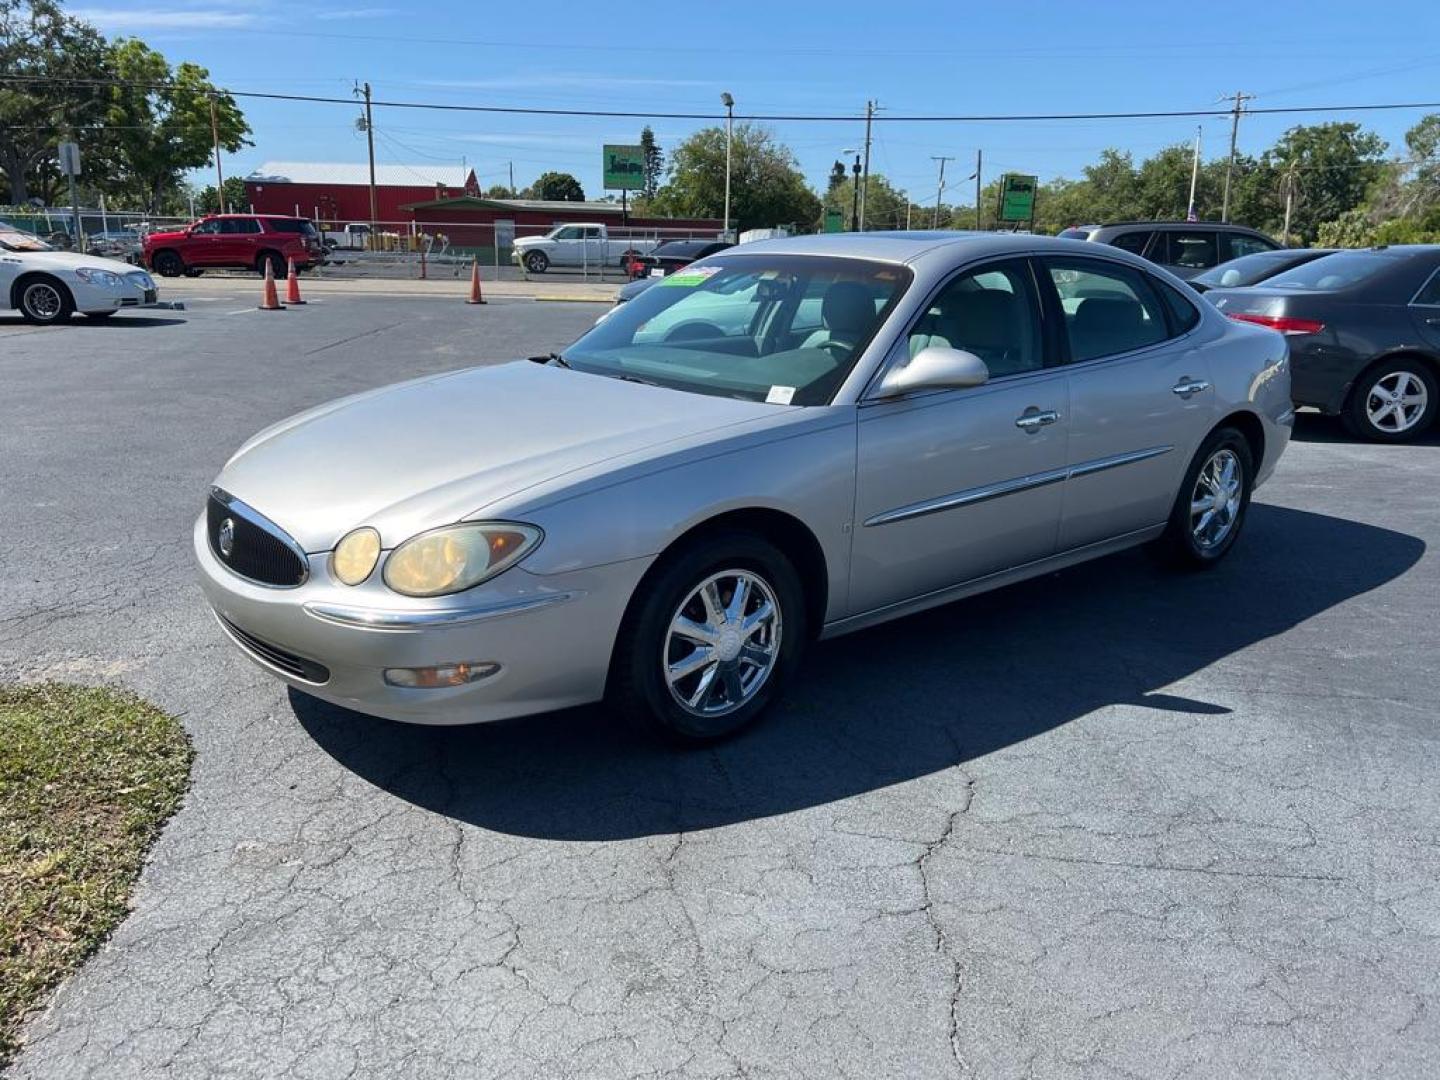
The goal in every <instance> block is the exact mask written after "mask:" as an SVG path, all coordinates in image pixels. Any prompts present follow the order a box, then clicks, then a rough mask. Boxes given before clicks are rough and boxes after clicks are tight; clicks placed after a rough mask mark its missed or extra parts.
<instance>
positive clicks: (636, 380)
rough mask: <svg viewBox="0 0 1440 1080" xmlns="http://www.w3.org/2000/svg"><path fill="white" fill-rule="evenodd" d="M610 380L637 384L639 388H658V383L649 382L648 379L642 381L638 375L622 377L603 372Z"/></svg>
mask: <svg viewBox="0 0 1440 1080" xmlns="http://www.w3.org/2000/svg"><path fill="white" fill-rule="evenodd" d="M605 374H606V375H609V376H610V378H612V379H619V380H620V381H621V382H633V383H639V384H640V385H641V386H659V385H660V384H659V383H655V382H651V381H650V380H649V379H642V378H640V376H639V375H622V374H620V373H619V372H615V373H611V372H608V371H607V372H605Z"/></svg>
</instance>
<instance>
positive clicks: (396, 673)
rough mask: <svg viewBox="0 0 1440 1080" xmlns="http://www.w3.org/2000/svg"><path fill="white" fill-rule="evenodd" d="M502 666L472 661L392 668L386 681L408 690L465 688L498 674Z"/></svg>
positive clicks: (386, 674) (486, 661)
mask: <svg viewBox="0 0 1440 1080" xmlns="http://www.w3.org/2000/svg"><path fill="white" fill-rule="evenodd" d="M499 671H500V665H499V664H494V663H491V662H490V661H488V660H472V661H470V662H469V663H464V664H437V665H435V666H434V667H392V668H386V669H385V681H386V682H387V683H389V684H390V685H391V686H402V687H404V688H406V689H407V690H410V689H414V690H432V689H439V688H440V687H444V686H464V685H465V684H466V683H473V682H479V681H480V680H481V679H488V678H490V676H492V675H495V674H498V673H499Z"/></svg>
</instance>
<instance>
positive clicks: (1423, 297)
mask: <svg viewBox="0 0 1440 1080" xmlns="http://www.w3.org/2000/svg"><path fill="white" fill-rule="evenodd" d="M1413 303H1416V304H1433V305H1435V306H1437V307H1440V270H1436V271H1435V273H1433V274H1431V275H1430V280H1429V281H1428V282H1426V283H1425V286H1424V287H1423V288H1422V289H1421V290H1420V291H1419V292H1418V293H1416V294H1415V299H1414V301H1413Z"/></svg>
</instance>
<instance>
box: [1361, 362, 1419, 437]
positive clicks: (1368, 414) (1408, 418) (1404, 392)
mask: <svg viewBox="0 0 1440 1080" xmlns="http://www.w3.org/2000/svg"><path fill="white" fill-rule="evenodd" d="M1429 406H1430V393H1429V391H1428V390H1427V389H1426V386H1425V383H1424V382H1423V381H1422V380H1421V379H1420V378H1418V377H1417V376H1415V375H1414V374H1413V373H1411V372H1409V371H1405V370H1400V371H1391V372H1388V373H1386V374H1384V375H1381V376H1380V377H1379V378H1378V379H1376V380H1375V381H1374V382H1373V383H1371V384H1370V389H1369V391H1367V393H1366V395H1365V419H1366V420H1368V421H1369V423H1370V426H1371V427H1373V428H1374V429H1375V430H1376V431H1379V432H1383V433H1384V434H1386V435H1403V434H1406V433H1408V432H1409V431H1411V430H1412V429H1414V428H1415V426H1416V425H1417V424H1419V423H1420V422H1421V421H1422V420H1424V419H1425V412H1426V410H1427V409H1428V408H1429Z"/></svg>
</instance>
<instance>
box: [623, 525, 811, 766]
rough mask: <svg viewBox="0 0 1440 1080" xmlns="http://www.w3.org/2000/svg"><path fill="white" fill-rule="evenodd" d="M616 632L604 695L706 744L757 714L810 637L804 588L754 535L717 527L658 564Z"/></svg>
mask: <svg viewBox="0 0 1440 1080" xmlns="http://www.w3.org/2000/svg"><path fill="white" fill-rule="evenodd" d="M641 590H642V591H641V592H640V593H639V594H637V596H636V597H635V599H634V600H633V601H632V602H631V606H630V610H629V611H627V612H626V616H625V619H624V621H623V623H622V625H621V628H620V635H619V643H618V645H617V647H616V654H615V660H614V664H613V666H612V669H611V679H610V695H609V697H610V701H611V704H612V706H613V707H614V708H615V709H616V710H617V711H618V712H620V713H621V714H623V715H624V716H626V717H627V718H631V719H634V720H638V721H640V722H642V723H643V724H644V725H646V726H648V727H650V728H651V729H652V730H659V731H660V732H661V733H663V734H664V735H666V736H668V737H669V738H671V739H674V740H676V741H678V742H681V743H688V744H699V743H706V742H713V741H715V740H718V739H723V738H726V737H727V736H730V735H733V734H735V733H736V732H738V731H740V730H741V729H743V728H745V727H747V726H748V725H750V724H751V723H753V722H754V721H755V720H756V719H758V718H759V716H760V714H761V713H763V712H764V711H765V710H766V708H768V707H769V706H770V704H771V703H772V702H773V701H774V700H775V699H776V697H778V696H779V694H780V693H781V692H782V690H783V688H784V686H785V683H786V682H788V681H789V679H790V677H791V676H792V675H793V674H794V671H795V668H796V666H797V664H798V663H799V660H800V656H801V653H802V652H803V649H804V644H805V642H806V640H807V635H808V627H807V626H806V611H805V597H804V590H803V587H802V585H801V582H800V575H799V574H798V573H797V572H796V570H795V567H794V566H793V565H792V564H791V562H790V560H789V559H788V558H786V557H785V555H784V554H783V553H782V552H780V551H779V550H777V549H776V548H775V547H774V546H773V545H771V544H770V543H768V542H766V541H765V540H764V539H762V538H761V537H759V536H756V535H754V534H752V533H745V532H725V533H716V534H714V535H712V536H709V537H706V538H704V539H702V540H700V541H698V542H697V543H694V544H692V545H690V546H688V547H686V548H684V549H682V550H680V551H678V552H676V553H674V554H670V555H667V556H665V557H664V561H663V562H662V563H661V564H660V565H659V566H658V567H657V568H656V570H655V571H654V572H652V574H651V575H650V576H649V577H647V579H646V581H645V582H644V583H643V584H642V585H641Z"/></svg>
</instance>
